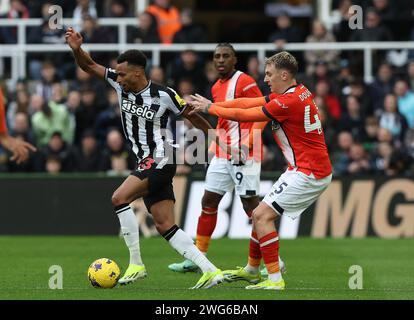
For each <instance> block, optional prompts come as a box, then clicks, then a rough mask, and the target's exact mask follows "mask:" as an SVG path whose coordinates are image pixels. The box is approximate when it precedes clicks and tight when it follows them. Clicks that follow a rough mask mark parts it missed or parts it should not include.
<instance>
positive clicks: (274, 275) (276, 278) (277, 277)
mask: <svg viewBox="0 0 414 320" xmlns="http://www.w3.org/2000/svg"><path fill="white" fill-rule="evenodd" d="M269 279H270V280H272V281H273V282H277V281H279V280H280V279H282V274H281V273H280V271H279V272H275V273H269Z"/></svg>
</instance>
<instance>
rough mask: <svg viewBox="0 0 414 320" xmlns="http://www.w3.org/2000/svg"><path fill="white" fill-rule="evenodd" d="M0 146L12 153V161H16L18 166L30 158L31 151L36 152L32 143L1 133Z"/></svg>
mask: <svg viewBox="0 0 414 320" xmlns="http://www.w3.org/2000/svg"><path fill="white" fill-rule="evenodd" d="M0 144H1V145H2V146H3V147H5V148H6V149H7V150H9V151H10V152H11V153H12V156H11V158H10V160H12V161H16V163H17V164H20V163H22V162H25V161H26V160H27V159H28V158H29V151H33V152H35V151H36V148H35V147H34V146H32V145H31V144H30V143H28V142H25V141H23V140H19V139H16V138H13V137H12V136H9V135H8V134H7V133H0Z"/></svg>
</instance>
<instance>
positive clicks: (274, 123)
mask: <svg viewBox="0 0 414 320" xmlns="http://www.w3.org/2000/svg"><path fill="white" fill-rule="evenodd" d="M279 129H280V123H279V122H277V121H275V120H273V121H272V130H273V131H277V130H279Z"/></svg>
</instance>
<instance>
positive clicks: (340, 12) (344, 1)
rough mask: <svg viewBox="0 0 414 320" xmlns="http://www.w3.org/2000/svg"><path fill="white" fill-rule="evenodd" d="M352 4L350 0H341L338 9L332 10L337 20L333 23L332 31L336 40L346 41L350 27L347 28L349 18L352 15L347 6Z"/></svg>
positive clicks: (349, 33) (349, 34)
mask: <svg viewBox="0 0 414 320" xmlns="http://www.w3.org/2000/svg"><path fill="white" fill-rule="evenodd" d="M352 5H353V3H352V0H341V1H340V3H339V6H338V9H337V10H335V11H334V12H333V15H334V16H337V20H338V22H337V23H335V24H334V25H333V28H332V30H333V33H334V36H335V38H336V40H337V41H339V42H347V41H349V38H350V36H351V31H352V30H351V29H350V28H349V19H350V17H351V16H352V15H353V13H352V10H351V13H350V12H349V8H350V7H351V6H352Z"/></svg>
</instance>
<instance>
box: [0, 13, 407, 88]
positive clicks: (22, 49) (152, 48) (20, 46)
mask: <svg viewBox="0 0 414 320" xmlns="http://www.w3.org/2000/svg"><path fill="white" fill-rule="evenodd" d="M72 21H73V20H72V19H63V23H64V24H65V25H70V24H71V23H72ZM41 22H42V20H41V19H26V20H25V19H21V20H8V19H0V27H1V26H8V27H10V26H17V28H18V33H17V35H18V37H17V40H18V42H17V44H8V45H0V57H11V59H12V72H11V78H12V80H13V81H16V80H17V79H18V78H25V77H26V56H27V53H29V52H69V50H70V49H69V47H68V46H67V45H66V44H57V45H50V44H27V43H26V32H25V31H26V30H25V28H26V27H27V26H38V25H40V24H41ZM98 22H99V24H100V25H102V26H117V27H118V39H119V41H118V43H113V44H108V43H106V44H85V45H83V48H84V49H85V50H87V51H118V52H122V51H125V50H128V49H137V48H138V49H140V50H142V51H146V52H151V59H152V64H153V65H160V62H161V53H162V52H179V51H183V50H186V49H192V50H195V51H209V52H211V51H213V50H214V48H215V46H216V44H207V43H206V44H190V43H189V44H170V45H164V44H132V43H127V26H131V25H132V26H133V25H135V26H136V25H137V21H136V19H134V18H124V19H113V18H101V19H98ZM233 46H234V48H235V49H236V50H237V51H239V52H252V53H254V52H255V53H256V54H257V56H258V58H259V61H260V62H261V64H262V66H263V63H264V60H265V57H266V55H267V54H269V53H272V52H274V51H276V50H280V48H276V46H275V45H274V44H272V43H234V44H233ZM283 49H284V50H287V51H307V50H339V51H356V50H358V51H363V52H364V81H365V82H367V83H370V82H372V80H373V63H372V62H373V50H391V49H414V41H410V42H407V41H406V42H402V41H400V42H330V43H287V44H286V45H285V46H284V47H283Z"/></svg>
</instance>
